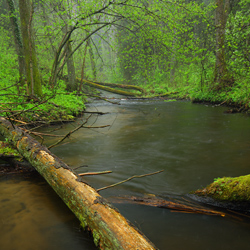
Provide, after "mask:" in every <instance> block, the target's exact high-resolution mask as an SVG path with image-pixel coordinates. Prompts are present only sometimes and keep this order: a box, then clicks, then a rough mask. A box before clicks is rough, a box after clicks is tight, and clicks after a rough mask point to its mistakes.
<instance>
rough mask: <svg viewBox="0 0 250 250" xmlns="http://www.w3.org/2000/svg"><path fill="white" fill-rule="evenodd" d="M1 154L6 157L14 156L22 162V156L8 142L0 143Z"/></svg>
mask: <svg viewBox="0 0 250 250" xmlns="http://www.w3.org/2000/svg"><path fill="white" fill-rule="evenodd" d="M0 154H1V155H4V156H14V157H16V158H17V160H21V159H22V156H21V155H20V154H19V152H18V151H17V150H16V149H14V148H13V147H12V146H11V145H10V144H9V143H8V142H3V141H0Z"/></svg>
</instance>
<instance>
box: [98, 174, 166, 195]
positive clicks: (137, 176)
mask: <svg viewBox="0 0 250 250" xmlns="http://www.w3.org/2000/svg"><path fill="white" fill-rule="evenodd" d="M163 171H164V170H160V171H157V172H154V173H149V174H143V175H134V176H131V177H129V178H128V179H126V180H123V181H120V182H117V183H115V184H112V185H109V186H106V187H102V188H99V189H96V191H97V192H99V191H102V190H104V189H107V188H112V187H115V186H118V185H120V184H122V183H124V182H127V181H130V180H132V179H134V178H141V177H146V176H150V175H154V174H159V173H161V172H163Z"/></svg>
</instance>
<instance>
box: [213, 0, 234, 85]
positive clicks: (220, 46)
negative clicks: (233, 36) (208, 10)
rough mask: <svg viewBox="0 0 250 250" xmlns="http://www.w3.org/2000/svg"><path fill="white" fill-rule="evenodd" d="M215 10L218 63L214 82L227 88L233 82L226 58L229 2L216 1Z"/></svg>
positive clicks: (226, 0)
mask: <svg viewBox="0 0 250 250" xmlns="http://www.w3.org/2000/svg"><path fill="white" fill-rule="evenodd" d="M216 6H217V7H216V9H215V27H216V63H215V78H214V81H215V82H217V83H219V84H220V87H222V88H223V87H226V86H227V85H229V83H230V82H231V79H230V76H229V74H228V70H227V63H226V57H225V31H226V24H227V17H228V13H229V9H230V8H229V7H230V3H229V0H225V3H224V0H216Z"/></svg>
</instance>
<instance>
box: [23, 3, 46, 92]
mask: <svg viewBox="0 0 250 250" xmlns="http://www.w3.org/2000/svg"><path fill="white" fill-rule="evenodd" d="M19 12H20V19H21V32H22V40H23V49H24V59H25V70H26V79H27V86H28V88H27V89H28V94H29V95H35V96H41V95H42V84H41V79H40V73H39V70H38V65H37V57H36V51H35V43H34V39H33V31H32V25H31V24H32V18H33V7H32V6H31V3H30V0H19Z"/></svg>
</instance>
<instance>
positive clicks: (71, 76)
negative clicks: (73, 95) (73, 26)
mask: <svg viewBox="0 0 250 250" xmlns="http://www.w3.org/2000/svg"><path fill="white" fill-rule="evenodd" d="M64 30H65V34H66V33H67V32H68V25H67V24H66V26H65V28H64ZM65 50H66V53H65V54H66V57H68V56H69V55H70V54H71V53H72V46H71V40H68V41H67V43H66V45H65ZM67 70H68V83H67V87H66V89H67V91H70V92H72V91H74V90H76V89H77V85H76V80H75V79H76V72H75V64H74V58H73V55H72V56H71V57H69V58H68V60H67Z"/></svg>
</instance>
